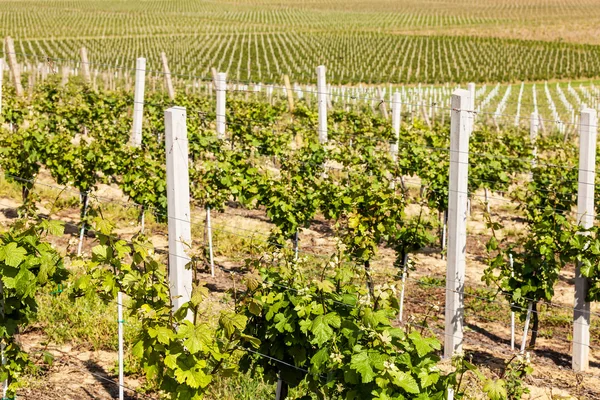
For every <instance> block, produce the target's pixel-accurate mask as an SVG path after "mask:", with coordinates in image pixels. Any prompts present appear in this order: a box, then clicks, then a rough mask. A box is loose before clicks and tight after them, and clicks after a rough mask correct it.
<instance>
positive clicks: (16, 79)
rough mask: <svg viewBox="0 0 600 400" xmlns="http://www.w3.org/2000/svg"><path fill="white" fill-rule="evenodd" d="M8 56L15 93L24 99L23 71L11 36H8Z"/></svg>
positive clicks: (6, 40)
mask: <svg viewBox="0 0 600 400" xmlns="http://www.w3.org/2000/svg"><path fill="white" fill-rule="evenodd" d="M4 43H5V47H6V49H5V50H6V55H7V56H8V67H9V68H10V72H11V74H12V77H13V84H14V85H15V92H16V94H17V97H23V96H24V92H23V85H22V84H21V69H20V67H19V64H18V63H17V53H15V44H14V42H13V40H12V38H11V37H10V36H7V37H6V39H5V41H4Z"/></svg>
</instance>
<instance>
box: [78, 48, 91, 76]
mask: <svg viewBox="0 0 600 400" xmlns="http://www.w3.org/2000/svg"><path fill="white" fill-rule="evenodd" d="M79 54H80V56H81V74H82V75H83V80H84V81H85V83H87V84H89V83H91V82H92V76H91V75H90V62H89V61H88V54H87V49H86V48H85V47H82V48H81V50H80V51H79Z"/></svg>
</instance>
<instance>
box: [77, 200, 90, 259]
mask: <svg viewBox="0 0 600 400" xmlns="http://www.w3.org/2000/svg"><path fill="white" fill-rule="evenodd" d="M82 196H84V198H83V213H82V214H81V215H82V216H81V219H82V221H81V228H80V229H79V243H78V244H77V255H78V256H80V255H81V250H82V248H83V235H84V234H85V216H86V215H87V209H88V203H89V201H90V194H89V193H85V194H83V195H82Z"/></svg>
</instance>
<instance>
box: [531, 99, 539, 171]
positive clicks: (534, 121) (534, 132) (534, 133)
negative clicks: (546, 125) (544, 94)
mask: <svg viewBox="0 0 600 400" xmlns="http://www.w3.org/2000/svg"><path fill="white" fill-rule="evenodd" d="M539 129H540V117H539V115H538V113H537V111H534V112H532V113H531V118H530V120H529V140H530V141H531V144H532V146H533V152H532V153H533V154H532V156H533V157H532V158H533V159H532V160H531V167H532V168H533V167H535V166H536V165H537V161H536V159H537V146H536V142H537V137H538V132H539Z"/></svg>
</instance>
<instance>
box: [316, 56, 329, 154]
mask: <svg viewBox="0 0 600 400" xmlns="http://www.w3.org/2000/svg"><path fill="white" fill-rule="evenodd" d="M317 103H318V104H319V142H320V143H327V84H326V82H325V66H324V65H320V66H318V67H317Z"/></svg>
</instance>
